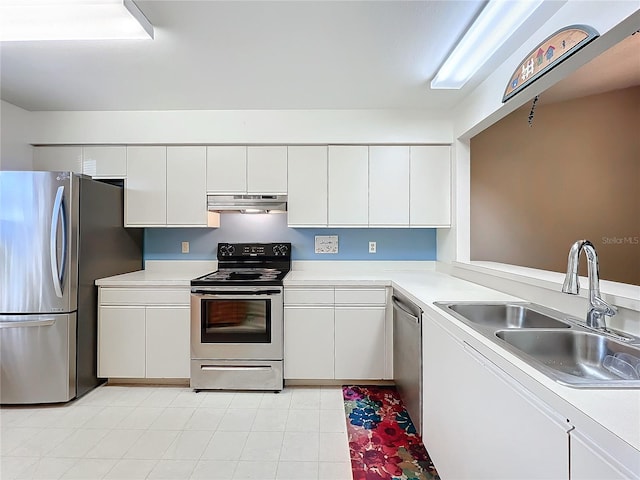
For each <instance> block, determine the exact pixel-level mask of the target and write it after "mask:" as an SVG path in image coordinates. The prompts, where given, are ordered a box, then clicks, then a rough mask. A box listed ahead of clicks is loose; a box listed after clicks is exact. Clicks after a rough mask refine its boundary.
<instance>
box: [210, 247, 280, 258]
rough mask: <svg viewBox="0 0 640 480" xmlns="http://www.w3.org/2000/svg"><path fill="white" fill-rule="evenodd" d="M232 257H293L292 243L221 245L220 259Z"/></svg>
mask: <svg viewBox="0 0 640 480" xmlns="http://www.w3.org/2000/svg"><path fill="white" fill-rule="evenodd" d="M231 257H245V258H246V257H258V258H267V257H281V258H283V259H287V258H290V257H291V244H290V243H219V244H218V259H221V258H225V259H226V258H231Z"/></svg>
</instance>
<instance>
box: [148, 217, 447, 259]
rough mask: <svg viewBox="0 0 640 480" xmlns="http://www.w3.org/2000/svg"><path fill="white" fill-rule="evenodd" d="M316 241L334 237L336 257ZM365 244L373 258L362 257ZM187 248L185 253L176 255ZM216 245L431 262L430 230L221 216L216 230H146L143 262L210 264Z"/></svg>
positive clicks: (307, 254)
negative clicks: (319, 249)
mask: <svg viewBox="0 0 640 480" xmlns="http://www.w3.org/2000/svg"><path fill="white" fill-rule="evenodd" d="M316 235H338V253H337V254H316V253H315V252H314V245H315V236H316ZM370 241H375V242H377V253H368V246H369V242H370ZM182 242H189V244H190V245H189V253H180V252H181V244H182ZM218 242H229V243H234V242H291V244H292V259H293V260H435V259H436V230H435V229H433V228H289V227H288V226H287V216H286V215H283V214H270V215H240V214H235V215H234V214H224V215H221V216H220V228H147V229H145V232H144V259H145V260H215V259H216V246H217V244H218Z"/></svg>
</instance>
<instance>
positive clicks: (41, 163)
mask: <svg viewBox="0 0 640 480" xmlns="http://www.w3.org/2000/svg"><path fill="white" fill-rule="evenodd" d="M33 169H34V170H44V171H48V172H75V173H82V147H34V148H33Z"/></svg>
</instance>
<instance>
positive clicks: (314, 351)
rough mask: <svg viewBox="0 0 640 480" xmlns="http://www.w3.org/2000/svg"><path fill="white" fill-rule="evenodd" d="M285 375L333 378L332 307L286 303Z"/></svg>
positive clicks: (304, 377)
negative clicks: (290, 304) (288, 304)
mask: <svg viewBox="0 0 640 480" xmlns="http://www.w3.org/2000/svg"><path fill="white" fill-rule="evenodd" d="M284 319H285V320H284V377H285V378H290V379H314V380H316V379H326V378H334V363H335V362H334V335H335V329H334V317H333V306H326V305H319V306H286V307H285V309H284Z"/></svg>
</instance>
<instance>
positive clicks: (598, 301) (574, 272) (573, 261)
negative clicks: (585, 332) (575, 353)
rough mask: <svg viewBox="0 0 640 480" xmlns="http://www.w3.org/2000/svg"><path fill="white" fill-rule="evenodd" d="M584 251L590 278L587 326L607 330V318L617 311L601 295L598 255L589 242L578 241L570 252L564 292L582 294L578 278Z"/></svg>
mask: <svg viewBox="0 0 640 480" xmlns="http://www.w3.org/2000/svg"><path fill="white" fill-rule="evenodd" d="M582 251H584V253H585V255H586V257H587V275H588V278H589V310H588V312H587V326H588V327H591V328H599V329H605V330H606V328H607V324H606V317H612V316H614V315H615V314H616V313H617V309H616V308H615V307H614V306H612V305H609V304H608V303H607V302H605V301H604V300H603V299H602V296H601V295H600V273H599V269H598V254H597V253H596V249H595V247H594V246H593V244H592V243H591V242H590V241H589V240H578V241H577V242H575V243H574V244H573V245H571V249H570V250H569V259H568V262H567V275H566V277H565V279H564V284H563V285H562V291H563V292H564V293H569V294H571V295H577V294H578V293H579V292H580V278H579V277H578V264H579V260H580V252H582Z"/></svg>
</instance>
